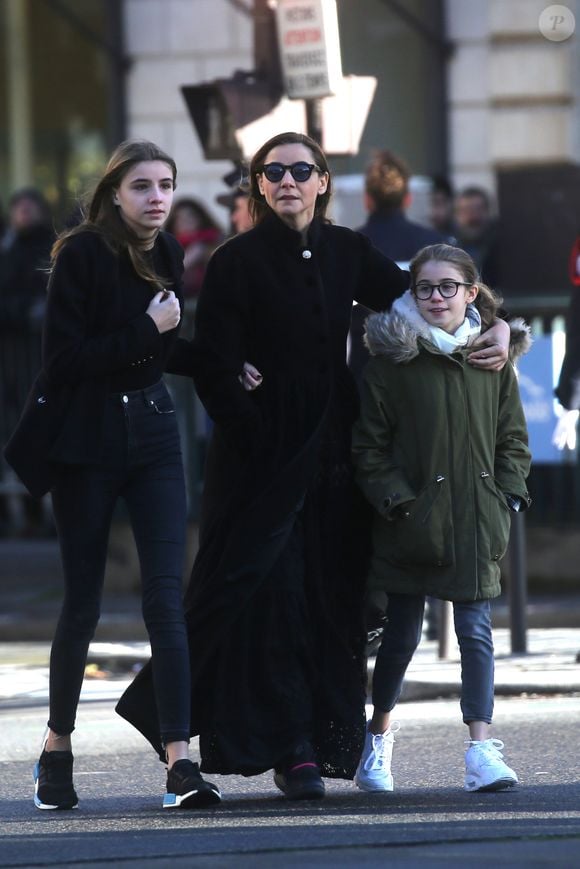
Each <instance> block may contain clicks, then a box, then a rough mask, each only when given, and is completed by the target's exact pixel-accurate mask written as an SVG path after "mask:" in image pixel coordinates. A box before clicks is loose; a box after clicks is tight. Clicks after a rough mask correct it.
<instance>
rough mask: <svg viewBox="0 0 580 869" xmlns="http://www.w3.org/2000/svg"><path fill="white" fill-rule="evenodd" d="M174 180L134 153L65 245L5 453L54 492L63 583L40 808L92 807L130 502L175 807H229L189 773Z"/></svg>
mask: <svg viewBox="0 0 580 869" xmlns="http://www.w3.org/2000/svg"><path fill="white" fill-rule="evenodd" d="M175 177H176V167H175V163H174V161H173V160H172V159H171V157H169V156H168V155H167V154H165V153H164V152H163V151H161V150H160V149H159V148H158V147H157V146H156V145H153V144H152V143H151V142H141V141H135V142H125V143H123V144H121V145H120V146H119V147H118V148H117V149H116V151H115V152H114V154H113V155H112V157H111V159H110V161H109V164H108V165H107V167H106V170H105V173H104V175H103V177H102V179H101V180H100V182H99V184H98V186H97V188H96V190H95V193H94V195H93V198H92V201H91V203H90V206H89V211H88V216H87V218H86V219H85V220H84V221H83V222H82V223H81V225H79V226H78V227H75V228H74V229H71V230H69V231H67V232H65V233H64V234H63V235H62V236H61V237H60V238H59V239H58V240H57V242H56V244H55V246H54V248H53V267H52V273H51V276H50V281H49V289H48V303H47V310H46V318H45V323H44V332H43V353H42V363H43V367H42V372H41V374H40V376H39V378H38V380H37V382H36V384H35V386H34V388H33V392H32V395H31V396H30V398H29V403H28V406H27V408H26V411H25V414H24V416H23V418H22V421H21V424H20V426H19V428H18V429H17V431H16V433H15V435H14V437H13V439H12V441H11V443H10V444H9V446H8V448H7V458H8V460H9V461H10V462H11V463H12V464H13V466H14V467H15V470H16V471H17V472H18V473H20V475H21V476H22V477H23V479H24V480H25V482H27V483H28V485H29V487H30V488H31V490H32V491H33V492H34V493H35V494H42V492H43V491H45V490H46V489H47V488H50V489H51V494H52V501H53V509H54V517H55V522H56V527H57V531H58V536H59V542H60V547H61V554H62V561H63V570H64V581H65V597H64V603H63V607H62V611H61V615H60V618H59V621H58V625H57V628H56V634H55V637H54V640H53V643H52V649H51V657H50V717H49V721H48V734H47V737H46V739H45V741H44V744H43V749H42V754H41V756H40V759H39V761H38V763H37V765H36V767H35V772H34V778H35V795H34V800H35V804H36V805H37V806H38V808H40V809H71V808H75V807H76V805H77V803H78V799H77V795H76V792H75V788H74V785H73V776H72V771H73V755H72V750H71V733H72V731H73V730H74V725H75V717H76V710H77V705H78V700H79V694H80V690H81V684H82V680H83V673H84V669H85V665H86V658H87V651H88V646H89V642H90V640H91V638H92V636H93V634H94V631H95V628H96V626H97V622H98V619H99V612H100V600H101V594H102V587H103V579H104V572H105V561H106V554H107V542H108V536H109V530H110V524H111V520H112V516H113V511H114V508H115V504H116V502H117V500H118V499H119V498H123V499H124V500H125V502H126V504H127V509H128V512H129V516H130V518H131V523H132V526H133V531H134V535H135V540H136V543H137V548H138V550H139V558H140V563H141V573H142V593H143V615H144V619H145V623H146V626H147V630H148V633H149V638H150V642H151V648H152V664H153V682H154V691H155V697H156V701H157V712H158V720H157V731H158V733H159V738H160V740H161V742H162V744H163V753H164V757H166V760H167V764H168V775H167V794H166V795H165V797H164V801H163V805H164V807H169V808H170V807H174V806H179V805H182V806H186V807H187V806H190V805H207V804H210V803H213V802H218V801H219V799H220V795H219V791H218V789H217V788H216V787H215V786H213V785H211V784H209V783H207V782H204V781H203V779H202V778H201V776H200V774H199V769H198V767H197V764H193V763H192V762H191V761H190V760H189V759H188V742H189V731H190V720H189V710H190V700H189V691H190V673H189V655H188V647H187V632H186V628H185V620H184V614H183V606H182V571H183V555H184V545H185V518H186V505H185V485H184V476H183V467H182V461H181V451H180V444H179V435H178V431H177V425H176V421H175V411H174V409H173V406H172V402H171V398H170V396H169V393H168V391H167V389H166V387H165V385H164V383H163V381H162V379H161V378H162V373H163V370H164V369H165V368H166V367H167V364H168V359H169V356H170V354H171V353H172V352H173V350H174V348H175V344H176V340H177V333H178V325H179V322H180V319H181V306H182V296H181V277H182V273H183V252H182V250H181V248H180V247H179V245H178V243H177V241H175V239H174V238H173V237H172V236H170V235H167V234H165V233H162V232H161V231H160V230H161V227H162V225H163V223H164V222H165V220H166V218H167V216H168V214H169V210H170V207H171V202H172V199H173V190H174V187H175ZM169 287H170V289H168V288H169Z"/></svg>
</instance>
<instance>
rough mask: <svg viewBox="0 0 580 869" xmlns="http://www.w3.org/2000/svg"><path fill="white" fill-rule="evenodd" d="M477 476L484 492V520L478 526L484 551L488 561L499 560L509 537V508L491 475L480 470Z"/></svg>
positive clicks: (482, 512)
mask: <svg viewBox="0 0 580 869" xmlns="http://www.w3.org/2000/svg"><path fill="white" fill-rule="evenodd" d="M479 477H480V479H481V480H482V482H483V491H484V493H485V494H484V497H483V499H482V500H483V505H482V506H483V509H482V511H481V516H482V518H483V520H484V522H483V523H482V525H481V528H480V533H481V535H482V537H483V542H484V546H485V550H484V551H485V552H486V554H487V556H488V558H489V560H490V561H499V560H500V559H501V558H503V556H504V555H505V553H506V550H507V548H508V543H509V539H510V526H511V517H510V510H509V507H508V505H507V503H506V500H505V498H504V495H503V493H502V491H501V490H500V489H499V487H498V485H497V483H496V482H495V480H494V479H493V477H492V476H490V474H488V473H487V471H482V472H481V473H480V475H479Z"/></svg>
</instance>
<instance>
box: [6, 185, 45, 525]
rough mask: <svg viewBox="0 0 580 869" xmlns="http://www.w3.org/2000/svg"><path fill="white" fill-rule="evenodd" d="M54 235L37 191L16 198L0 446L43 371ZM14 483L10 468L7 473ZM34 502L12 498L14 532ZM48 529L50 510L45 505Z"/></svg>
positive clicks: (11, 215)
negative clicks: (43, 336) (42, 345)
mask: <svg viewBox="0 0 580 869" xmlns="http://www.w3.org/2000/svg"><path fill="white" fill-rule="evenodd" d="M53 242H54V231H53V229H52V225H51V216H50V209H49V206H48V203H47V201H46V199H45V198H44V196H43V195H42V193H40V191H38V190H36V189H35V188H31V187H25V188H22V189H20V190H17V191H16V192H15V193H13V194H12V196H11V197H10V200H9V204H8V229H7V232H6V235H5V236H4V238H2V239H0V442H2V443H3V444H4V443H6V441H7V440H8V437H9V435H10V433H11V432H12V431H13V430H14V428H15V426H16V424H17V422H18V419H19V417H20V412H21V410H22V407H23V405H24V402H25V401H26V396H27V395H28V393H29V391H30V388H31V386H32V383H33V382H34V378H35V377H36V374H37V373H38V369H39V368H40V335H41V329H42V321H43V318H44V310H45V306H46V285H47V282H48V266H49V263H50V249H51V247H52V244H53ZM2 472H3V476H5V478H6V480H9V479H10V475H11V473H12V472H11V471H10V469H8V468H6V469H4V468H2ZM27 502H29V499H28V498H27V497H23V496H22V495H21V494H20V493H19V492H18V491H16V492H15V493H14V494H13V495H11V496H10V497H9V498H8V499H7V508H8V516H9V524H10V531H11V532H12V533H14V532H24V531H25V529H26V516H27V513H28V509H27V508H28V507H29V506H30V504H29V503H27ZM43 507H44V512H45V514H46V516H45V521H46V524H47V526H48V525H50V524H51V522H50V519H49V513H50V511H49V505H48V504H47V503H45V504H44V505H43Z"/></svg>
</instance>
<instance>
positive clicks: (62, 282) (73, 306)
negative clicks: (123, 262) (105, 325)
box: [42, 236, 161, 383]
mask: <svg viewBox="0 0 580 869" xmlns="http://www.w3.org/2000/svg"><path fill="white" fill-rule="evenodd" d="M99 257H111V259H112V257H113V255H112V254H111V253H110V252H109V250H108V249H107V248H106V247H105V245H104V242H102V241H101V240H100V239H99V238H98V237H96V238H90V239H87V238H86V237H85V236H75V237H73V238H72V239H70V240H69V241H68V242H67V243H66V244H65V246H64V247H63V248H62V250H61V251H60V252H59V254H58V256H57V259H56V262H55V264H54V268H53V271H52V274H51V277H50V281H49V287H48V303H47V310H46V317H45V322H44V329H43V341H42V344H43V347H42V357H43V368H44V370H45V371H46V374H47V375H48V378H49V380H50V381H51V382H53V383H79V382H80V381H83V380H89V379H91V378H100V377H103V376H106V375H107V374H111V373H113V372H115V371H118V370H120V369H123V368H126V367H128V366H129V365H130V364H131V362H133V361H135V360H138V359H142V358H143V357H144V356H147V355H156V354H158V353H159V352H160V349H161V335H160V333H159V331H158V329H157V326H156V325H155V323H154V322H153V319H152V318H151V317H150V316H149V315H148V314H146V313H143V314H140V315H139V316H138V317H135V318H134V319H133V320H131V321H130V322H128V323H126V324H124V325H123V326H122V327H120V328H117V329H115V330H113V331H110V332H103V333H99V334H90V333H89V329H90V323H91V322H93V321H94V315H93V313H91V312H94V310H95V306H98V305H99V304H103V302H102V301H101V300H100V299H99V298H98V289H99V288H98V286H97V283H96V281H95V274H96V273H97V270H98V269H99V264H98V261H99ZM113 265H114V263H113Z"/></svg>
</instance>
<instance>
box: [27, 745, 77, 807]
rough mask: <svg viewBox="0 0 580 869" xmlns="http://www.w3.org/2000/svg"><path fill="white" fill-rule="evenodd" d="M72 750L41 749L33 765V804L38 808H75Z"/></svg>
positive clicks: (75, 796)
mask: <svg viewBox="0 0 580 869" xmlns="http://www.w3.org/2000/svg"><path fill="white" fill-rule="evenodd" d="M72 771H73V755H72V751H44V750H43V751H42V754H41V755H40V758H39V760H38V763H37V764H36V765H35V767H34V771H33V773H32V774H33V777H34V805H35V806H36V807H37V808H38V809H76V808H77V806H78V804H79V800H78V797H77V795H76V791H75V789H74V786H73V780H72Z"/></svg>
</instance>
